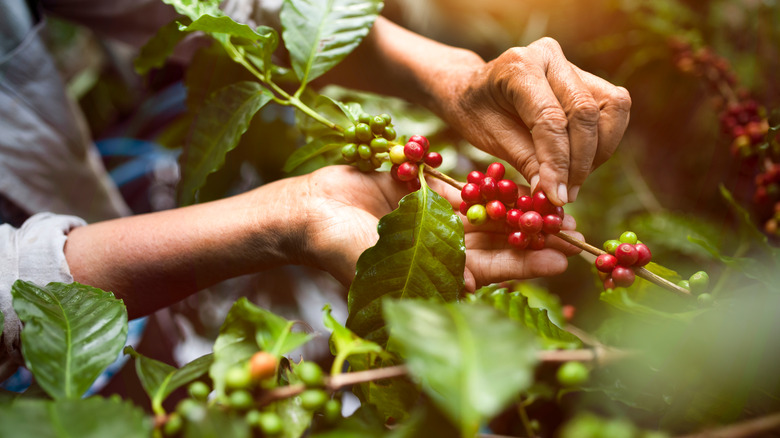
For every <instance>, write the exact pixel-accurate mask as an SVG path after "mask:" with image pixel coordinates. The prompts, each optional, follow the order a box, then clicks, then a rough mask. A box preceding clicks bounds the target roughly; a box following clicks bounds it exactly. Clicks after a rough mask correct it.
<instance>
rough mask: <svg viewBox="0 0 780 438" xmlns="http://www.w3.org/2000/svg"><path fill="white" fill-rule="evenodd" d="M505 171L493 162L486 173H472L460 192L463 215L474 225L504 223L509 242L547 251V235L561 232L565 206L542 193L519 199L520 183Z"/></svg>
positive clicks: (501, 165)
mask: <svg viewBox="0 0 780 438" xmlns="http://www.w3.org/2000/svg"><path fill="white" fill-rule="evenodd" d="M505 172H506V169H505V168H504V165H503V164H501V163H491V164H490V165H489V166H488V168H487V170H486V171H485V173H482V172H480V171H478V170H475V171H473V172H471V173H469V175H468V178H467V184H466V185H465V186H463V189H462V190H461V192H460V196H461V199H463V202H462V203H461V204H460V213H461V214H463V215H464V216H466V218H468V221H469V223H471V224H473V225H481V224H483V223H485V222H487V221H488V220H493V221H498V222H504V223H505V224H506V226H507V229H508V231H509V236H508V237H507V241H508V242H509V244H510V245H512V246H514V247H515V248H518V249H526V248H530V249H534V250H539V249H543V248H544V247H545V235H547V234H556V233H557V232H559V231H561V227H562V226H563V214H564V213H563V207H556V206H555V205H553V204H552V203H551V202H550V201H549V200H548V199H547V196H546V195H545V194H544V192H542V191H537V192H536V193H535V194H534V195H533V196H527V195H524V196H520V197H518V188H517V184H515V182H514V181H512V180H509V179H504V174H505Z"/></svg>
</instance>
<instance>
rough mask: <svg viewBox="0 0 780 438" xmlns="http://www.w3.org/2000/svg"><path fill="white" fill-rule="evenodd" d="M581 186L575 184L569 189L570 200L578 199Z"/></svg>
mask: <svg viewBox="0 0 780 438" xmlns="http://www.w3.org/2000/svg"><path fill="white" fill-rule="evenodd" d="M580 187H581V186H574V187H572V188H570V189H569V202H574V201H576V200H577V195H578V194H579V193H580Z"/></svg>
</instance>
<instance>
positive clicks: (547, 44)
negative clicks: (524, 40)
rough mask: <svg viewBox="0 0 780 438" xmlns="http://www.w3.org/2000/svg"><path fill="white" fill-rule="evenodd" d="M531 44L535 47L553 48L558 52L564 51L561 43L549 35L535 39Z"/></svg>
mask: <svg viewBox="0 0 780 438" xmlns="http://www.w3.org/2000/svg"><path fill="white" fill-rule="evenodd" d="M530 45H531V46H534V47H540V48H543V49H546V50H553V51H556V52H559V51H562V50H561V45H560V43H558V41H557V40H556V39H555V38H551V37H548V36H546V37H542V38H539V39H538V40H536V41H534V42H533V43H531V44H530Z"/></svg>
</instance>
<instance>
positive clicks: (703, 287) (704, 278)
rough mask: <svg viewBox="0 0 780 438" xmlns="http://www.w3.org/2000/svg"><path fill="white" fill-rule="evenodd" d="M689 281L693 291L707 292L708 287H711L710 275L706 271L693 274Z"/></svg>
mask: <svg viewBox="0 0 780 438" xmlns="http://www.w3.org/2000/svg"><path fill="white" fill-rule="evenodd" d="M688 282H689V283H690V284H691V292H693V293H695V294H700V293H703V292H706V291H707V288H709V286H710V276H709V275H708V274H707V273H706V272H704V271H699V272H697V273H695V274H693V275H691V277H690V278H689V279H688Z"/></svg>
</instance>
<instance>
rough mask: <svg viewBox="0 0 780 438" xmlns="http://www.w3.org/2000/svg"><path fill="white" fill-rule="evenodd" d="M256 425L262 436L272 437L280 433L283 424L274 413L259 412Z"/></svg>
mask: <svg viewBox="0 0 780 438" xmlns="http://www.w3.org/2000/svg"><path fill="white" fill-rule="evenodd" d="M257 425H258V426H260V430H262V431H263V435H267V436H274V435H279V434H280V433H282V430H283V429H284V423H283V422H282V419H281V418H279V414H277V413H276V412H261V413H260V416H259V417H258V418H257Z"/></svg>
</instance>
